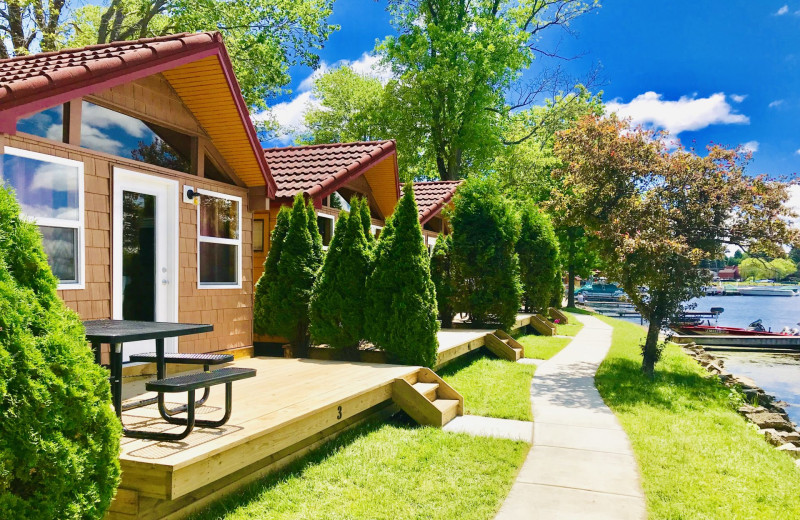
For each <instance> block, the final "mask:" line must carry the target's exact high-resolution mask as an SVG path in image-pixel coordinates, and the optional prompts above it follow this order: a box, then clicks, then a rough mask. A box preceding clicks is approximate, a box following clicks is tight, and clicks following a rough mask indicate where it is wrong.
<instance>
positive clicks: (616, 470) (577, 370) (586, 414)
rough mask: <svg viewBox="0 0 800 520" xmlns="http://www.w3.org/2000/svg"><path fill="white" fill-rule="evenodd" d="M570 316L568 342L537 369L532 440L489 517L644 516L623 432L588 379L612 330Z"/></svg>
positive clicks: (619, 519) (510, 519)
mask: <svg viewBox="0 0 800 520" xmlns="http://www.w3.org/2000/svg"><path fill="white" fill-rule="evenodd" d="M577 318H578V320H579V321H581V322H583V324H584V327H583V329H581V331H580V332H579V333H578V334H577V336H575V339H574V340H573V341H572V343H570V344H569V345H568V346H567V347H566V348H565V349H564V350H562V351H561V352H559V353H558V354H557V355H555V356H554V357H553V358H552V359H550V360H549V361H547V362H544V363H542V364H541V365H539V367H538V368H537V369H536V376H535V377H534V379H533V386H532V388H531V401H532V403H533V417H534V427H533V447H532V448H531V451H530V452H529V453H528V458H527V460H526V461H525V464H524V465H523V466H522V469H521V470H520V473H519V475H518V476H517V480H516V482H515V483H514V486H513V488H512V489H511V493H510V494H509V495H508V498H507V499H506V502H505V503H504V504H503V507H502V509H501V510H500V512H499V513H498V515H497V517H496V519H495V520H528V519H553V520H555V519H592V520H600V519H609V520H612V519H613V520H627V519H631V520H633V519H636V520H639V519H643V518H646V508H645V501H644V493H643V492H642V487H641V483H640V479H639V470H638V467H637V465H636V460H635V459H634V457H633V451H632V450H631V446H630V442H629V440H628V436H627V435H626V434H625V432H624V431H623V430H622V427H621V426H620V424H619V422H618V421H617V418H616V417H615V416H614V414H613V413H612V412H611V410H609V408H608V407H607V406H606V405H605V403H603V400H602V398H601V397H600V394H599V393H598V392H597V389H596V388H595V386H594V374H595V372H596V371H597V367H598V366H599V365H600V362H601V361H602V360H603V358H604V357H605V355H606V353H607V352H608V349H609V347H610V346H611V330H612V329H611V327H610V326H608V325H606V324H605V323H603V322H602V321H601V320H599V319H597V318H595V317H593V316H585V315H580V316H577Z"/></svg>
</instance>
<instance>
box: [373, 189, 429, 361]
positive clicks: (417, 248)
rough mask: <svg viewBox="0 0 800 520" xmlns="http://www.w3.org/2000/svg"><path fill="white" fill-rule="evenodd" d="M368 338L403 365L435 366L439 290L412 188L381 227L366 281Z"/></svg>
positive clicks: (404, 193)
mask: <svg viewBox="0 0 800 520" xmlns="http://www.w3.org/2000/svg"><path fill="white" fill-rule="evenodd" d="M364 312H365V314H366V315H367V316H369V320H368V321H367V328H366V331H367V338H368V339H369V340H370V341H372V342H373V343H375V344H376V345H378V346H380V347H382V348H383V349H384V350H386V352H387V353H388V354H389V355H390V356H391V357H392V358H394V359H395V360H397V361H398V362H400V363H404V364H412V365H422V366H426V367H432V366H433V365H434V363H436V356H437V351H438V340H437V337H436V333H437V331H438V329H439V326H438V324H437V322H436V290H435V288H434V286H433V282H432V281H431V273H430V261H429V260H428V250H427V249H426V248H425V244H424V242H423V238H422V227H421V226H420V224H419V214H418V212H417V203H416V202H415V201H414V191H413V189H412V187H411V184H409V183H406V184H405V186H403V196H402V197H401V199H400V200H399V201H398V203H397V207H396V208H395V211H394V213H393V214H392V216H391V217H389V220H387V222H386V226H385V227H384V228H383V232H382V233H381V236H380V238H379V239H378V244H377V247H376V251H375V260H374V265H373V269H372V272H371V273H370V275H369V278H368V279H367V299H366V305H365V309H364Z"/></svg>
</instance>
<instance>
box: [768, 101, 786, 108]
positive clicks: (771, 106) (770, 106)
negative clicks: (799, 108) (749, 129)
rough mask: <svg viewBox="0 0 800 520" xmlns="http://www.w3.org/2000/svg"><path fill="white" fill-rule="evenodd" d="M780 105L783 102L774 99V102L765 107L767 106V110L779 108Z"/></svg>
mask: <svg viewBox="0 0 800 520" xmlns="http://www.w3.org/2000/svg"><path fill="white" fill-rule="evenodd" d="M782 104H783V100H782V99H776V100H775V101H771V102H770V104H769V105H767V106H769V108H777V107H779V106H781V105H782Z"/></svg>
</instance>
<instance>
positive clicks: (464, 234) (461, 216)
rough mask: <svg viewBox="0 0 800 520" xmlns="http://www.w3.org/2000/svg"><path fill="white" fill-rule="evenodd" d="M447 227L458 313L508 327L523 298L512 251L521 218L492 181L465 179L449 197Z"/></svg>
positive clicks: (516, 260)
mask: <svg viewBox="0 0 800 520" xmlns="http://www.w3.org/2000/svg"><path fill="white" fill-rule="evenodd" d="M450 225H451V227H452V229H453V246H452V247H453V249H452V254H453V262H454V263H455V265H456V270H457V272H458V273H459V275H460V277H461V279H462V280H463V283H462V284H460V285H459V291H458V294H457V295H456V309H455V310H456V312H467V313H469V315H470V317H471V319H472V321H473V322H475V323H481V324H485V323H496V324H498V325H499V326H500V327H502V328H506V329H507V328H510V327H511V326H512V325H513V324H514V322H515V321H516V317H517V311H519V308H520V303H521V297H522V287H521V285H520V281H519V258H518V256H517V253H516V250H515V247H516V242H517V238H518V237H519V221H518V218H517V215H516V214H515V212H514V211H513V210H512V209H511V204H510V203H509V201H508V200H507V199H506V198H505V197H503V196H502V195H501V194H500V191H499V190H498V188H497V185H496V183H494V182H493V181H492V180H490V179H478V178H471V179H467V181H466V182H465V183H464V184H462V185H461V187H460V188H459V189H458V191H457V192H456V194H455V196H454V197H453V213H452V217H451V219H450ZM548 282H549V280H548Z"/></svg>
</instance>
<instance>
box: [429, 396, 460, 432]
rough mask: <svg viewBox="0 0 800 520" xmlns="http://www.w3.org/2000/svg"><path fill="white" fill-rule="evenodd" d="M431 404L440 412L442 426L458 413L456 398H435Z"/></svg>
mask: <svg viewBox="0 0 800 520" xmlns="http://www.w3.org/2000/svg"><path fill="white" fill-rule="evenodd" d="M433 406H435V407H436V408H438V409H439V411H440V412H442V426H444V425H445V424H447V423H449V422H450V421H452V420H453V419H455V418H456V415H458V400H456V399H437V400H435V401H434V402H433Z"/></svg>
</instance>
